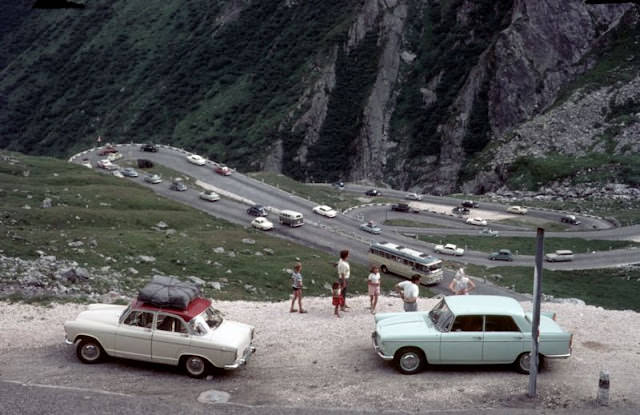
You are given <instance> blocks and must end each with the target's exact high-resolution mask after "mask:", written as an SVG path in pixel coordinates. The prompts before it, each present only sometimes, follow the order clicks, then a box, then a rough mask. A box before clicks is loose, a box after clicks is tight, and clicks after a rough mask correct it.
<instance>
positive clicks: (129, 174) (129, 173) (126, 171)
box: [122, 167, 138, 177]
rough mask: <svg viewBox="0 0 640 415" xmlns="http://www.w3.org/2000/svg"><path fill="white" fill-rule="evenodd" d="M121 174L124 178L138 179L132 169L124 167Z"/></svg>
mask: <svg viewBox="0 0 640 415" xmlns="http://www.w3.org/2000/svg"><path fill="white" fill-rule="evenodd" d="M122 174H123V175H124V176H126V177H138V172H137V171H136V169H134V168H133V167H125V168H124V169H122Z"/></svg>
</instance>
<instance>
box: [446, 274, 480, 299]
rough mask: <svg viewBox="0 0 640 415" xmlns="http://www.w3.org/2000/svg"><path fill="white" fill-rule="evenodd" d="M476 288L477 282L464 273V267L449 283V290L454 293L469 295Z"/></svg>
mask: <svg viewBox="0 0 640 415" xmlns="http://www.w3.org/2000/svg"><path fill="white" fill-rule="evenodd" d="M475 288H476V284H475V283H474V282H473V281H472V280H471V278H469V277H467V276H466V275H465V273H464V268H460V269H459V270H458V271H457V272H456V275H455V277H454V278H453V279H452V280H451V283H449V290H451V292H452V293H453V294H454V295H468V294H469V293H470V292H471V291H473V290H474V289H475Z"/></svg>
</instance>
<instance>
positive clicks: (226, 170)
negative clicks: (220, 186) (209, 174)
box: [213, 166, 231, 176]
mask: <svg viewBox="0 0 640 415" xmlns="http://www.w3.org/2000/svg"><path fill="white" fill-rule="evenodd" d="M213 171H215V172H216V173H218V174H221V175H223V176H231V169H230V168H229V167H227V166H216V167H214V168H213Z"/></svg>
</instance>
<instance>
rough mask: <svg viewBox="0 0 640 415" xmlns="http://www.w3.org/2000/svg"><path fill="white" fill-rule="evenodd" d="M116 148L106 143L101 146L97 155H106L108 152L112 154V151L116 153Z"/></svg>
mask: <svg viewBox="0 0 640 415" xmlns="http://www.w3.org/2000/svg"><path fill="white" fill-rule="evenodd" d="M117 152H118V149H117V148H115V147H113V146H111V145H106V146H105V147H104V148H102V149H101V150H100V151H98V155H99V156H106V155H108V154H112V153H117Z"/></svg>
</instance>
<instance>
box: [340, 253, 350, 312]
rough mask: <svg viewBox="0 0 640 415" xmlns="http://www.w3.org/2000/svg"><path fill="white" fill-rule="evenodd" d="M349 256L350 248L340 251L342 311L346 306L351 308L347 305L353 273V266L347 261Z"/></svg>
mask: <svg viewBox="0 0 640 415" xmlns="http://www.w3.org/2000/svg"><path fill="white" fill-rule="evenodd" d="M348 257H349V250H348V249H343V250H342V251H340V260H339V261H338V265H337V268H338V282H339V283H340V288H341V292H342V300H343V302H342V307H341V309H342V311H346V310H345V308H351V307H349V306H348V305H347V286H348V285H349V276H350V274H351V267H350V266H349V263H348V262H347V258H348Z"/></svg>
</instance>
